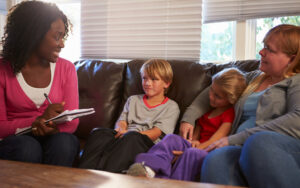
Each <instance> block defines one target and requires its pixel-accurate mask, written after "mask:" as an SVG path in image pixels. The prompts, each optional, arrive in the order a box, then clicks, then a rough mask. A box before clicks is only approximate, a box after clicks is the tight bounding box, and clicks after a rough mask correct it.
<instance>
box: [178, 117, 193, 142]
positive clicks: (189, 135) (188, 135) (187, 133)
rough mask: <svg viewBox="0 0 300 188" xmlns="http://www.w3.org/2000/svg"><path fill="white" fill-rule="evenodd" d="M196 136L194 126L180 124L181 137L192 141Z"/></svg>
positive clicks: (184, 123) (185, 123)
mask: <svg viewBox="0 0 300 188" xmlns="http://www.w3.org/2000/svg"><path fill="white" fill-rule="evenodd" d="M193 134H194V126H193V125H191V124H189V123H187V122H182V123H180V136H182V137H183V138H184V139H186V140H190V141H191V140H192V139H193Z"/></svg>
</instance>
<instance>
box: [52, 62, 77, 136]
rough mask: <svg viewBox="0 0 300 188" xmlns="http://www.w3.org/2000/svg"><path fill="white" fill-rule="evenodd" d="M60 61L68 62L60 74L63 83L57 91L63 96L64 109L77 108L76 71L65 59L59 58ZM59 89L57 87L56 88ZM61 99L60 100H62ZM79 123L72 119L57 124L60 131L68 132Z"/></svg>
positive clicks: (72, 130) (73, 130) (73, 129)
mask: <svg viewBox="0 0 300 188" xmlns="http://www.w3.org/2000/svg"><path fill="white" fill-rule="evenodd" d="M60 60H61V61H62V62H60V63H68V64H67V67H66V70H65V71H64V74H62V77H61V79H62V80H61V81H62V82H63V83H64V84H63V87H62V91H58V92H59V93H61V94H62V95H63V96H64V97H63V101H64V102H65V104H64V110H74V109H78V108H79V97H78V81H77V73H76V70H75V66H74V65H73V64H72V63H71V62H69V61H66V60H63V59H60ZM58 89H59V88H58ZM63 101H61V102H63ZM78 123H79V119H78V118H77V119H74V120H72V121H69V122H66V123H63V124H60V125H58V126H57V127H58V129H59V131H60V132H68V133H73V132H75V130H76V129H77V126H78Z"/></svg>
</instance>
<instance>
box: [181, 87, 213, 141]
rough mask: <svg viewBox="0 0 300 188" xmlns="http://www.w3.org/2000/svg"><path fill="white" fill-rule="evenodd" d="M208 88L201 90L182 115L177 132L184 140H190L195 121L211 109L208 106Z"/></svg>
mask: <svg viewBox="0 0 300 188" xmlns="http://www.w3.org/2000/svg"><path fill="white" fill-rule="evenodd" d="M209 88H210V87H207V88H206V89H205V90H203V91H202V92H201V93H200V94H199V95H198V96H197V97H196V98H195V100H194V101H193V102H192V104H191V105H190V106H189V107H188V108H187V109H186V111H185V113H184V114H183V117H182V119H181V124H180V129H179V131H180V135H181V136H182V137H183V138H184V139H188V140H192V137H193V133H194V125H195V121H196V120H197V118H199V117H200V116H202V115H203V114H205V113H206V112H208V111H209V110H210V109H211V107H210V104H209Z"/></svg>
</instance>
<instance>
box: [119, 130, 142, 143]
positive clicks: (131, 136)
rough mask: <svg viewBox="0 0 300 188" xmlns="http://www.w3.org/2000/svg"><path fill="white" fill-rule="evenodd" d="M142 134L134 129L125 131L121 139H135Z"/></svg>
mask: <svg viewBox="0 0 300 188" xmlns="http://www.w3.org/2000/svg"><path fill="white" fill-rule="evenodd" d="M143 136H144V135H143V134H141V133H139V132H136V131H130V132H127V133H126V134H124V135H123V137H122V141H123V142H124V141H127V142H128V141H133V142H134V141H136V140H139V139H140V138H141V137H143Z"/></svg>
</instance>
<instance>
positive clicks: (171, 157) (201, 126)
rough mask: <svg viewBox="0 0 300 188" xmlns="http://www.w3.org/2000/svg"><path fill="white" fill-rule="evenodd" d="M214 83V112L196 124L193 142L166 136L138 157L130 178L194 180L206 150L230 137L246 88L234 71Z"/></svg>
mask: <svg viewBox="0 0 300 188" xmlns="http://www.w3.org/2000/svg"><path fill="white" fill-rule="evenodd" d="M212 81H213V82H212V85H211V87H210V92H209V100H210V105H211V107H212V108H213V109H212V110H211V111H209V112H208V113H206V114H204V115H203V116H202V117H200V118H199V119H198V120H197V126H196V129H195V131H194V135H193V140H192V141H187V140H185V139H183V138H182V137H180V136H177V135H175V134H170V135H167V136H165V137H164V139H163V140H162V141H161V142H159V143H158V144H156V145H155V146H153V147H152V148H151V149H150V150H149V151H148V153H141V154H139V155H137V157H136V163H135V164H133V165H132V166H131V167H130V168H129V170H128V171H127V174H130V175H133V176H146V177H160V178H171V179H178V180H189V181H192V180H195V178H196V175H198V174H199V173H200V169H201V164H202V161H203V159H204V157H205V156H206V155H207V152H206V151H205V150H203V149H205V148H206V147H207V146H209V145H210V144H211V143H213V142H214V141H216V140H218V139H220V138H222V137H224V136H227V135H228V134H229V132H230V129H231V124H232V122H233V119H234V109H233V104H234V103H235V102H236V101H237V99H238V98H239V97H240V96H241V94H242V93H243V91H244V89H245V88H246V80H245V78H244V76H243V74H242V73H241V72H240V71H239V70H237V69H234V68H231V69H225V70H223V71H221V72H219V73H218V74H216V75H215V76H214V77H213V80H212Z"/></svg>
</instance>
